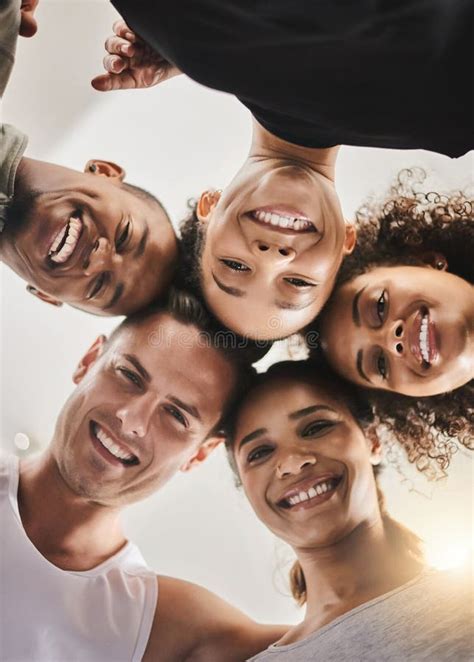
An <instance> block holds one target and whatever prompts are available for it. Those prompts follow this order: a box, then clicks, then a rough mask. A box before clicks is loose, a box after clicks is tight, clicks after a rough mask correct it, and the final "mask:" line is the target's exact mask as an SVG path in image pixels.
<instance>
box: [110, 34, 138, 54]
mask: <svg viewBox="0 0 474 662" xmlns="http://www.w3.org/2000/svg"><path fill="white" fill-rule="evenodd" d="M105 50H106V51H108V52H109V53H110V54H111V55H114V54H115V55H125V56H126V57H132V56H133V55H134V54H135V51H136V48H135V46H134V45H133V44H131V43H130V42H129V41H128V40H127V39H122V37H116V36H113V37H109V38H108V39H106V41H105Z"/></svg>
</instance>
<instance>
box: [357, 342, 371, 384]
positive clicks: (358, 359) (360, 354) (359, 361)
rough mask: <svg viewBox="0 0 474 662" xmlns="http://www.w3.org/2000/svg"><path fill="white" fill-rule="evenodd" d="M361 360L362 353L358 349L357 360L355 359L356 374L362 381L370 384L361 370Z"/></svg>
mask: <svg viewBox="0 0 474 662" xmlns="http://www.w3.org/2000/svg"><path fill="white" fill-rule="evenodd" d="M362 359H363V352H362V350H361V349H359V351H358V352H357V359H356V368H357V372H358V373H359V375H360V376H361V377H362V379H365V381H366V382H369V384H370V379H369V378H368V377H367V375H366V374H365V372H364V369H363V368H362Z"/></svg>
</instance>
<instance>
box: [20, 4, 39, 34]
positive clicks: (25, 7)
mask: <svg viewBox="0 0 474 662" xmlns="http://www.w3.org/2000/svg"><path fill="white" fill-rule="evenodd" d="M37 4H38V0H21V6H20V29H19V34H20V36H21V37H33V36H34V35H35V34H36V31H37V30H38V24H37V23H36V19H35V17H34V13H35V11H36V5H37Z"/></svg>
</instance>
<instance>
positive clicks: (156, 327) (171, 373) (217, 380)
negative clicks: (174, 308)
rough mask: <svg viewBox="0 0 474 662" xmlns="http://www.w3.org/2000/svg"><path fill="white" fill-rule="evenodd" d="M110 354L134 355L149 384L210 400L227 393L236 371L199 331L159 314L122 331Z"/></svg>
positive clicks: (168, 316)
mask: <svg viewBox="0 0 474 662" xmlns="http://www.w3.org/2000/svg"><path fill="white" fill-rule="evenodd" d="M110 351H111V352H112V353H113V354H115V355H122V356H123V355H124V354H133V355H134V356H135V357H136V358H137V359H138V360H139V361H140V363H141V364H142V365H143V367H144V368H145V369H146V370H147V372H148V373H149V374H150V375H151V377H152V381H155V382H160V383H162V384H167V385H168V386H169V387H170V388H171V386H173V387H176V386H180V387H183V388H187V389H192V390H193V391H194V392H196V393H203V394H206V395H207V396H208V397H209V398H210V397H211V395H215V394H216V393H222V394H224V393H225V392H227V391H228V389H230V388H231V387H232V384H233V382H234V379H235V369H234V368H233V366H232V364H231V363H230V361H228V360H227V359H226V358H225V356H224V355H223V354H222V352H220V351H218V350H216V349H214V348H213V347H211V346H210V344H209V339H208V338H207V337H206V336H205V335H204V336H203V334H201V333H200V332H199V330H198V329H197V328H196V327H194V326H192V325H188V324H183V323H182V322H179V321H177V320H175V319H173V317H172V316H171V315H169V314H168V313H159V314H157V315H153V316H152V317H150V318H148V319H146V320H144V321H142V322H139V323H137V324H135V325H133V326H131V327H129V328H126V329H124V330H123V331H121V332H120V333H119V334H118V336H117V338H116V339H115V340H114V341H113V345H112V347H111V349H110Z"/></svg>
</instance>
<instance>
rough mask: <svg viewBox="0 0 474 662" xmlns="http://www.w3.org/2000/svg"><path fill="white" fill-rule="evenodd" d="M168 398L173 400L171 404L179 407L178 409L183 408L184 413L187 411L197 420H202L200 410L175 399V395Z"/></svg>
mask: <svg viewBox="0 0 474 662" xmlns="http://www.w3.org/2000/svg"><path fill="white" fill-rule="evenodd" d="M166 397H167V398H169V400H171V402H172V403H173V404H175V405H178V407H181V409H184V411H187V412H188V414H190V416H193V417H194V418H197V420H198V421H200V420H201V415H200V413H199V411H198V408H197V407H195V406H194V405H189V404H187V403H186V402H183V401H182V400H180V399H179V398H177V397H175V396H174V395H167V396H166Z"/></svg>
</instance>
